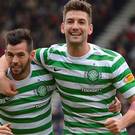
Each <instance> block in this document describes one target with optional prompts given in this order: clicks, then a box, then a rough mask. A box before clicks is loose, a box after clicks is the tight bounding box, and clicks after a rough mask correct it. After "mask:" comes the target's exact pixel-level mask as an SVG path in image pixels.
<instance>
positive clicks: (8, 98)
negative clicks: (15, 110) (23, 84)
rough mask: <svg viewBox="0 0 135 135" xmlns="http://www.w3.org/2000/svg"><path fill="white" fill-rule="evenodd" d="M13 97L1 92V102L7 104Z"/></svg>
mask: <svg viewBox="0 0 135 135" xmlns="http://www.w3.org/2000/svg"><path fill="white" fill-rule="evenodd" d="M11 99H12V97H7V96H4V95H2V94H0V104H5V103H7V102H8V101H10V100H11Z"/></svg>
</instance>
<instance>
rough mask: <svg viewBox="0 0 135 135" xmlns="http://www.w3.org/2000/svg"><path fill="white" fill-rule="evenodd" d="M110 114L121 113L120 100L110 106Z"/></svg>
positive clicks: (116, 99)
mask: <svg viewBox="0 0 135 135" xmlns="http://www.w3.org/2000/svg"><path fill="white" fill-rule="evenodd" d="M109 111H110V112H120V111H121V103H120V101H119V100H118V98H117V97H116V98H115V102H114V103H113V104H111V105H110V106H109Z"/></svg>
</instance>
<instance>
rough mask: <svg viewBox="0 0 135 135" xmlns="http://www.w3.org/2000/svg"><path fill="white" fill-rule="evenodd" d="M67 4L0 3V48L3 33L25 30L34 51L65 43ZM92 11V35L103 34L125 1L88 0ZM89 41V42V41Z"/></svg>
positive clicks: (55, 0)
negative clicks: (65, 12)
mask: <svg viewBox="0 0 135 135" xmlns="http://www.w3.org/2000/svg"><path fill="white" fill-rule="evenodd" d="M67 1H68V0H4V1H3V0H0V42H1V45H0V47H2V46H3V44H4V43H2V39H1V38H2V37H1V36H2V34H3V33H4V32H5V31H6V30H10V29H14V28H17V27H25V28H28V29H30V30H31V32H32V36H33V39H34V44H35V48H37V47H45V46H49V45H50V44H53V43H56V42H58V41H59V42H64V36H63V35H62V34H61V33H60V24H61V21H62V9H63V5H64V4H65V3H66V2H67ZM88 1H90V3H91V4H92V7H93V24H94V33H93V37H92V39H93V40H94V39H95V37H96V36H97V35H98V34H99V33H100V32H101V31H102V30H103V28H104V27H105V26H106V25H107V23H108V22H109V21H110V20H111V18H112V17H113V16H114V15H115V14H116V13H118V11H119V10H120V9H121V7H122V5H123V4H124V3H126V1H128V0H88ZM90 39H91V38H90Z"/></svg>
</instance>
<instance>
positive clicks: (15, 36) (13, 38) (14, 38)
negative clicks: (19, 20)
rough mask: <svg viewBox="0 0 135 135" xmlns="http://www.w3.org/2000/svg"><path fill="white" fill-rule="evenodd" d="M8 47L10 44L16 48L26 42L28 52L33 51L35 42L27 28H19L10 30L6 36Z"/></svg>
mask: <svg viewBox="0 0 135 135" xmlns="http://www.w3.org/2000/svg"><path fill="white" fill-rule="evenodd" d="M5 41H6V46H7V45H8V44H10V45H12V46H15V45H16V44H18V43H21V42H23V41H25V42H26V43H27V47H28V52H31V51H32V50H33V40H32V37H31V33H30V30H28V29H25V28H18V29H14V30H10V31H8V32H6V34H5Z"/></svg>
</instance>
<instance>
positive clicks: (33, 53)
mask: <svg viewBox="0 0 135 135" xmlns="http://www.w3.org/2000/svg"><path fill="white" fill-rule="evenodd" d="M35 53H36V50H33V51H32V52H31V53H30V60H34V57H35Z"/></svg>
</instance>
